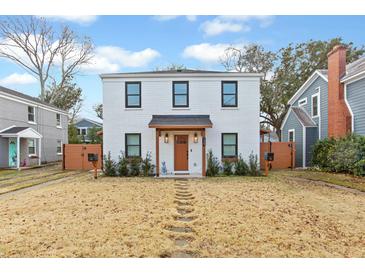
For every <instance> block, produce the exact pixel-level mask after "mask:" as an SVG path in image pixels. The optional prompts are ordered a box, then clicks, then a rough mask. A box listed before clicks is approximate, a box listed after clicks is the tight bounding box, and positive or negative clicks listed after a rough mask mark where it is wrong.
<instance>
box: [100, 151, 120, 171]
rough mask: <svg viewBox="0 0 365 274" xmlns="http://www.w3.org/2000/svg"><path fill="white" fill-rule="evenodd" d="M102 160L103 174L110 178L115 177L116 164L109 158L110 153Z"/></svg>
mask: <svg viewBox="0 0 365 274" xmlns="http://www.w3.org/2000/svg"><path fill="white" fill-rule="evenodd" d="M104 159H105V160H104V169H103V171H104V174H105V175H106V176H111V177H113V176H117V164H116V163H115V161H114V160H113V159H112V158H111V155H110V151H109V153H108V156H106V157H105V156H104Z"/></svg>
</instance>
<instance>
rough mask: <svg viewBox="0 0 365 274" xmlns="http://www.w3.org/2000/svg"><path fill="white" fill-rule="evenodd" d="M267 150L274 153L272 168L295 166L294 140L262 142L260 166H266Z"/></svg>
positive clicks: (262, 167)
mask: <svg viewBox="0 0 365 274" xmlns="http://www.w3.org/2000/svg"><path fill="white" fill-rule="evenodd" d="M265 152H273V153H274V161H273V162H271V167H272V169H285V168H292V167H295V143H293V142H272V143H270V142H265V143H260V167H261V169H264V168H265V160H264V155H265Z"/></svg>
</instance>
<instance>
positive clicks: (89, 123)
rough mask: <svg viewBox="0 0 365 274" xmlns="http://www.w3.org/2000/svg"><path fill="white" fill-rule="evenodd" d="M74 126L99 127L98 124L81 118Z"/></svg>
mask: <svg viewBox="0 0 365 274" xmlns="http://www.w3.org/2000/svg"><path fill="white" fill-rule="evenodd" d="M75 126H76V127H87V128H92V127H101V126H99V125H98V124H95V123H92V122H90V121H88V120H85V119H82V120H80V121H79V122H77V123H76V124H75Z"/></svg>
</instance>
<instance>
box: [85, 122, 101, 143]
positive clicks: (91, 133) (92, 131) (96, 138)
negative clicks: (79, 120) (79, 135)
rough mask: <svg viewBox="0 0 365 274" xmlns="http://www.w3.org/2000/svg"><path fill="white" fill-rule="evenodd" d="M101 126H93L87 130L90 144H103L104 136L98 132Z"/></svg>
mask: <svg viewBox="0 0 365 274" xmlns="http://www.w3.org/2000/svg"><path fill="white" fill-rule="evenodd" d="M101 130H102V128H100V127H95V126H94V127H92V128H89V129H88V130H87V138H88V139H89V140H90V144H102V143H103V138H102V137H101V136H100V135H98V134H97V132H98V131H101Z"/></svg>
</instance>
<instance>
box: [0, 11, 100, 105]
mask: <svg viewBox="0 0 365 274" xmlns="http://www.w3.org/2000/svg"><path fill="white" fill-rule="evenodd" d="M92 51H93V45H92V42H91V40H90V39H89V38H83V39H79V38H78V37H77V35H76V34H75V33H74V32H73V31H72V30H70V29H69V28H68V27H63V29H62V31H61V32H60V33H59V34H58V33H57V32H56V31H55V30H54V29H53V27H52V25H50V24H49V23H48V22H47V21H46V19H45V18H38V17H34V16H30V17H17V18H15V19H13V18H11V17H9V18H6V19H5V20H2V21H0V57H4V58H7V59H9V60H11V61H13V62H15V63H17V64H18V65H20V66H21V67H23V68H24V69H26V70H27V71H28V72H30V73H31V74H33V75H35V76H36V77H37V78H38V79H39V84H40V98H41V99H45V95H46V86H47V82H48V81H49V80H50V79H51V80H52V81H53V82H54V83H53V84H55V81H56V79H58V80H59V83H58V84H57V85H59V86H60V87H63V83H64V82H65V81H66V79H71V78H73V76H74V75H75V74H76V73H77V72H78V70H79V69H80V67H81V66H82V65H85V64H87V63H89V62H90V59H91V58H92ZM48 100H51V101H52V97H49V96H48Z"/></svg>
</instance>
